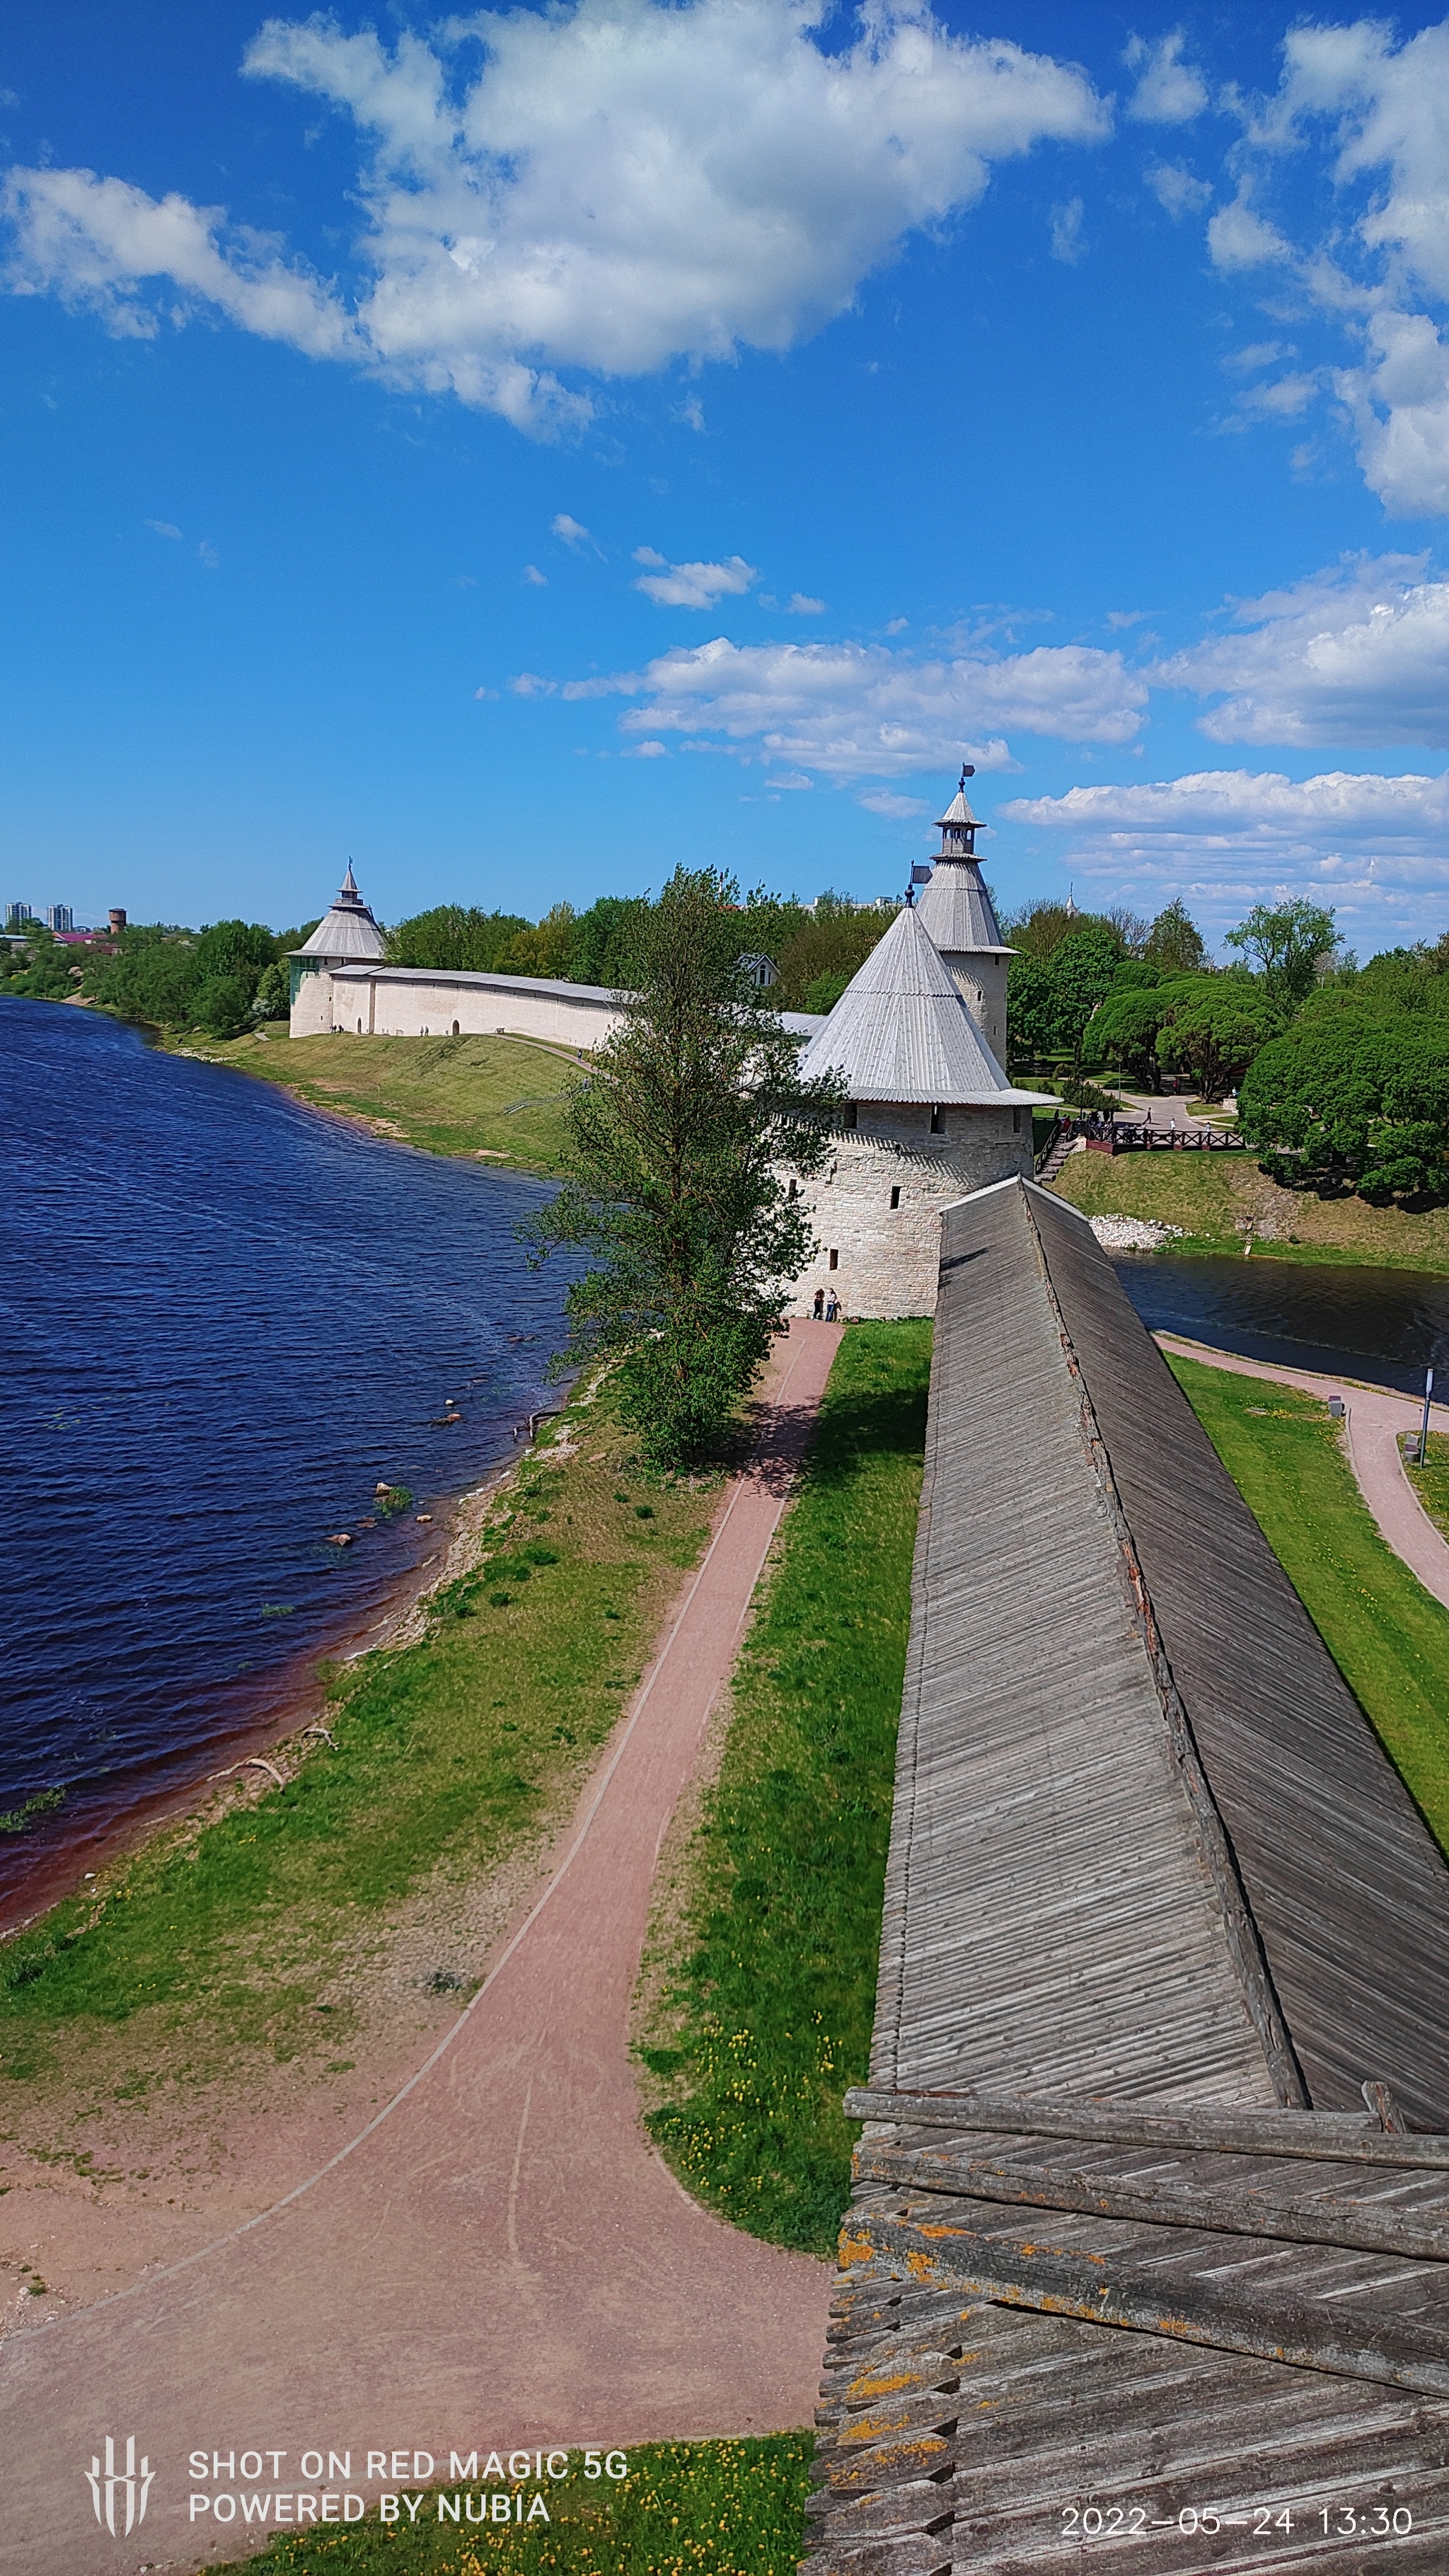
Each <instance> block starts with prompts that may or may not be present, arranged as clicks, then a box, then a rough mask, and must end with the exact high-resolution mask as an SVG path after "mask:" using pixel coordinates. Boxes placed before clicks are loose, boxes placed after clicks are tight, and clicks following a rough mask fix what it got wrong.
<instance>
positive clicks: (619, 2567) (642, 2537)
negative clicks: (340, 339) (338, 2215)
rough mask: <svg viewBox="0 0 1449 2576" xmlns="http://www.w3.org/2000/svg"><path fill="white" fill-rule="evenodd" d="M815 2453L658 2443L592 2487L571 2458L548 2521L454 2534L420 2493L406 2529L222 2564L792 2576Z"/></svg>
mask: <svg viewBox="0 0 1449 2576" xmlns="http://www.w3.org/2000/svg"><path fill="white" fill-rule="evenodd" d="M814 2447H815V2446H814V2441H813V2439H812V2437H811V2435H809V2434H808V2433H778V2434H773V2435H768V2436H766V2437H764V2438H763V2439H759V2440H753V2441H738V2442H660V2443H656V2444H654V2445H652V2446H651V2447H650V2448H648V2449H642V2450H638V2451H635V2452H632V2453H631V2454H630V2455H629V2473H628V2475H627V2477H625V2478H623V2479H621V2480H619V2481H618V2482H617V2483H616V2484H612V2485H611V2484H608V2483H607V2482H605V2481H603V2480H601V2481H600V2482H599V2484H598V2485H597V2486H595V2485H592V2484H589V2483H586V2482H585V2481H584V2480H583V2478H582V2477H581V2476H580V2474H579V2473H578V2459H577V2455H575V2459H574V2462H573V2473H572V2474H571V2476H570V2478H569V2480H568V2482H567V2483H566V2484H561V2485H559V2486H557V2487H549V2486H547V2484H545V2488H544V2493H545V2496H546V2499H547V2503H548V2508H549V2517H550V2518H549V2521H548V2523H547V2524H544V2523H542V2522H535V2523H533V2524H531V2525H530V2524H527V2523H525V2524H524V2526H523V2528H522V2529H521V2530H520V2529H519V2528H518V2527H517V2526H516V2525H514V2526H510V2527H506V2528H505V2527H504V2526H502V2525H500V2526H498V2527H497V2528H494V2527H493V2526H491V2525H488V2524H484V2525H478V2524H475V2525H474V2526H473V2528H472V2529H471V2530H469V2529H468V2528H467V2526H466V2525H463V2526H461V2527H455V2526H454V2524H453V2523H452V2522H451V2521H445V2522H440V2521H439V2520H438V2507H437V2499H436V2496H435V2495H429V2496H428V2498H427V2499H426V2502H425V2504H424V2506H423V2508H422V2510H421V2511H420V2513H419V2515H418V2519H417V2523H416V2525H414V2526H412V2527H409V2526H408V2525H407V2524H406V2523H404V2524H402V2525H401V2526H400V2527H399V2526H393V2525H386V2524H379V2523H378V2522H377V2521H376V2520H370V2521H368V2522H366V2523H360V2524H358V2525H357V2526H356V2528H355V2529H354V2530H352V2531H329V2532H325V2533H317V2534H316V2535H315V2536H314V2535H312V2534H310V2533H308V2534H306V2535H303V2534H301V2533H298V2534H296V2535H293V2536H288V2537H286V2538H282V2539H278V2540H277V2541H275V2542H274V2543H273V2545H272V2546H271V2548H269V2549H266V2550H264V2551H263V2552H262V2554H261V2555H260V2557H252V2558H246V2559H241V2560H233V2561H232V2562H231V2564H232V2566H233V2567H234V2568H238V2567H245V2568H246V2569H247V2570H248V2576H491V2571H493V2570H494V2569H496V2570H497V2571H498V2576H556V2572H557V2571H560V2570H562V2571H565V2576H794V2569H795V2566H796V2564H797V2561H798V2560H799V2558H800V2555H801V2551H802V2549H803V2547H804V2539H803V2532H804V2508H805V2496H806V2493H807V2490H808V2485H809V2478H808V2471H809V2464H810V2459H811V2455H812V2452H813V2450H814ZM444 2492H445V2493H452V2492H455V2490H451V2489H445V2490H444ZM473 2492H474V2495H475V2499H476V2497H477V2495H478V2494H480V2493H482V2492H483V2490H481V2489H475V2490H474V2491H473ZM527 2492H528V2494H529V2495H530V2496H531V2495H532V2493H533V2490H532V2489H529V2490H527ZM525 2510H526V2507H525ZM220 2576H224V2571H220Z"/></svg>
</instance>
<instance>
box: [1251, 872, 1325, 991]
mask: <svg viewBox="0 0 1449 2576" xmlns="http://www.w3.org/2000/svg"><path fill="white" fill-rule="evenodd" d="M1227 944H1228V946H1229V948H1238V949H1241V950H1242V951H1243V953H1244V954H1245V955H1246V956H1250V957H1253V958H1255V959H1256V960H1257V966H1258V972H1259V974H1260V975H1261V976H1262V977H1263V980H1264V982H1265V983H1266V985H1267V987H1268V990H1269V992H1270V993H1271V994H1272V996H1273V999H1274V1000H1275V1001H1276V1002H1285V1003H1287V1004H1289V1005H1290V1006H1292V1007H1296V1006H1297V1004H1298V1003H1300V1002H1305V1001H1306V1000H1307V999H1308V996H1309V994H1310V993H1311V992H1312V990H1313V987H1314V984H1315V983H1316V982H1317V980H1318V976H1319V973H1320V969H1321V961H1323V960H1324V959H1328V960H1330V961H1331V959H1332V957H1333V953H1334V947H1335V944H1336V942H1335V935H1334V928H1333V914H1332V913H1331V912H1330V911H1327V910H1325V908H1324V907H1323V905H1322V904H1317V903H1308V902H1306V901H1305V900H1304V899H1303V897H1302V896H1298V897H1296V898H1295V900H1294V901H1293V902H1292V903H1280V904H1268V903H1255V904H1254V906H1253V909H1252V911H1251V912H1250V913H1249V915H1248V918H1247V920H1246V921H1240V922H1239V924H1238V927H1237V929H1236V930H1230V931H1229V932H1228V935H1227Z"/></svg>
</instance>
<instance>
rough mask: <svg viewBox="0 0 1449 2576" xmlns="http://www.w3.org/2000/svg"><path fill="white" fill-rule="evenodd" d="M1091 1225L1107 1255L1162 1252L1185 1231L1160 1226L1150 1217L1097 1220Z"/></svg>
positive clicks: (1179, 1227)
mask: <svg viewBox="0 0 1449 2576" xmlns="http://www.w3.org/2000/svg"><path fill="white" fill-rule="evenodd" d="M1091 1223H1092V1232H1093V1233H1094V1235H1095V1236H1096V1238H1097V1241H1098V1242H1099V1243H1100V1244H1101V1245H1102V1247H1103V1249H1104V1250H1105V1251H1107V1252H1161V1251H1163V1250H1165V1248H1166V1246H1167V1245H1168V1244H1169V1243H1171V1242H1173V1241H1174V1240H1175V1239H1176V1238H1177V1237H1179V1236H1180V1235H1181V1234H1182V1233H1183V1231H1184V1229H1183V1228H1182V1227H1181V1226H1180V1225H1160V1224H1159V1223H1158V1221H1157V1219H1156V1217H1149V1216H1094V1217H1093V1218H1092V1221H1091Z"/></svg>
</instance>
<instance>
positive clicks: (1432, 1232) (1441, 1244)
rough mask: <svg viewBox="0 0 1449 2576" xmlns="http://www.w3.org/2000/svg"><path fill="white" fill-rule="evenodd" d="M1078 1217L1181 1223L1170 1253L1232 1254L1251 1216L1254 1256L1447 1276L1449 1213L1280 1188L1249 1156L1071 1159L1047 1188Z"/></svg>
mask: <svg viewBox="0 0 1449 2576" xmlns="http://www.w3.org/2000/svg"><path fill="white" fill-rule="evenodd" d="M1053 1186H1054V1188H1055V1189H1056V1191H1057V1194H1058V1196H1059V1197H1061V1198H1064V1199H1070V1200H1071V1203H1072V1205H1073V1207H1078V1208H1080V1209H1081V1210H1082V1213H1083V1215H1084V1216H1143V1217H1156V1218H1158V1219H1160V1220H1161V1221H1163V1222H1164V1223H1166V1224H1168V1225H1177V1226H1181V1227H1182V1229H1183V1232H1184V1235H1185V1237H1186V1240H1185V1241H1184V1242H1183V1243H1181V1244H1174V1245H1173V1246H1172V1249H1173V1251H1175V1252H1236V1253H1241V1251H1242V1249H1243V1234H1244V1228H1245V1226H1246V1221H1247V1219H1248V1218H1249V1216H1251V1217H1252V1219H1253V1246H1254V1250H1253V1258H1254V1259H1255V1260H1259V1259H1268V1258H1271V1259H1273V1260H1276V1261H1350V1262H1368V1263H1372V1264H1374V1265H1376V1266H1381V1267H1383V1268H1384V1269H1389V1270H1436V1271H1440V1270H1442V1271H1449V1208H1433V1209H1431V1210H1430V1211H1429V1212H1428V1213H1427V1214H1426V1215H1423V1216H1411V1215H1410V1214H1408V1212H1407V1211H1406V1210H1405V1209H1403V1208H1373V1207H1369V1206H1367V1205H1366V1204H1365V1202H1364V1201H1363V1200H1362V1199H1357V1198H1343V1199H1334V1198H1329V1199H1320V1198H1319V1197H1317V1196H1316V1195H1315V1193H1314V1192H1313V1191H1312V1190H1281V1189H1279V1187H1278V1186H1277V1183H1276V1182H1274V1181H1270V1180H1268V1179H1267V1178H1266V1177H1265V1176H1264V1174H1263V1173H1262V1172H1260V1171H1259V1169H1258V1160H1257V1156H1256V1155H1255V1154H1252V1153H1243V1154H1229V1153H1217V1154H1207V1153H1201V1152H1197V1153H1191V1154H1183V1153H1176V1154H1164V1153H1155V1154H1091V1153H1086V1154H1073V1155H1071V1156H1070V1157H1069V1158H1068V1160H1067V1162H1066V1163H1065V1164H1064V1165H1063V1167H1062V1170H1061V1172H1060V1174H1059V1175H1058V1178H1057V1180H1056V1181H1055V1183H1054V1184H1053Z"/></svg>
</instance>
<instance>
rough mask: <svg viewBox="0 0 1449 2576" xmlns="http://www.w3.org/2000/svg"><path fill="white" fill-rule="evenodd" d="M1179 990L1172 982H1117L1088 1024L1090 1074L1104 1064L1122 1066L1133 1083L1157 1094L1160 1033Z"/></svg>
mask: <svg viewBox="0 0 1449 2576" xmlns="http://www.w3.org/2000/svg"><path fill="white" fill-rule="evenodd" d="M1119 972H1120V970H1119ZM1177 989H1178V987H1177V986H1176V985H1175V984H1170V983H1169V984H1161V985H1156V986H1153V985H1143V984H1137V985H1132V984H1128V985H1122V984H1119V983H1117V982H1116V980H1115V979H1114V981H1113V986H1112V990H1111V992H1110V993H1108V994H1107V996H1106V997H1105V999H1104V1000H1103V1001H1101V1002H1099V1003H1098V1005H1097V1008H1096V1009H1095V1011H1094V1012H1093V1013H1092V1016H1091V1018H1090V1020H1089V1021H1088V1022H1087V1027H1086V1031H1085V1034H1084V1037H1083V1042H1082V1062H1083V1064H1084V1065H1085V1066H1086V1067H1087V1069H1088V1071H1089V1072H1092V1073H1096V1072H1099V1071H1100V1070H1101V1068H1102V1067H1103V1066H1104V1065H1109V1064H1118V1065H1120V1066H1121V1067H1122V1070H1123V1072H1124V1073H1125V1074H1126V1075H1127V1078H1128V1080H1129V1081H1131V1082H1135V1083H1136V1084H1138V1085H1139V1086H1140V1087H1141V1088H1143V1089H1145V1090H1149V1091H1155V1090H1156V1088H1157V1074H1158V1055H1157V1039H1158V1033H1159V1031H1160V1030H1161V1027H1162V1017H1163V1013H1164V1011H1165V1010H1166V1008H1167V1004H1168V997H1169V995H1170V994H1172V993H1174V992H1175V991H1176V990H1177Z"/></svg>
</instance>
